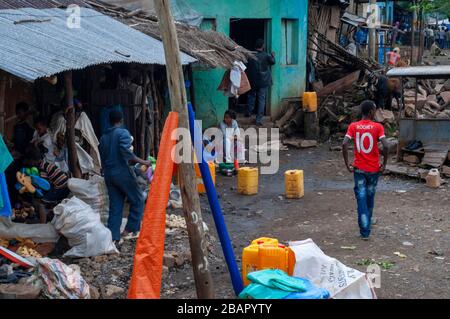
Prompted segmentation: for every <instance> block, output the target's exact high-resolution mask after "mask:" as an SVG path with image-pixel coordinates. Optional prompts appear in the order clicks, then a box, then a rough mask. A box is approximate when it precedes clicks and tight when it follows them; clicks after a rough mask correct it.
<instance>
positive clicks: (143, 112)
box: [139, 71, 147, 159]
mask: <svg viewBox="0 0 450 319" xmlns="http://www.w3.org/2000/svg"><path fill="white" fill-rule="evenodd" d="M146 120H147V73H146V72H145V71H143V72H142V110H141V128H140V131H141V132H140V139H139V156H140V157H141V158H144V159H145V158H146V157H147V156H146V154H145V122H146Z"/></svg>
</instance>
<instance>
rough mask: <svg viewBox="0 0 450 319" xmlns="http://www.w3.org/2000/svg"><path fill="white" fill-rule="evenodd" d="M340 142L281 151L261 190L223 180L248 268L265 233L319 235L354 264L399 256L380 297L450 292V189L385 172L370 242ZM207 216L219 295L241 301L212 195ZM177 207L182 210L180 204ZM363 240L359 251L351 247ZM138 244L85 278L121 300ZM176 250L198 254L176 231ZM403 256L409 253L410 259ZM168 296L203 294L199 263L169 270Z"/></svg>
mask: <svg viewBox="0 0 450 319" xmlns="http://www.w3.org/2000/svg"><path fill="white" fill-rule="evenodd" d="M329 147H330V144H324V145H321V146H320V147H319V148H315V149H307V150H289V151H283V152H281V153H280V157H281V163H280V166H281V167H280V170H279V173H278V174H276V175H265V176H264V175H263V176H260V180H259V182H260V189H259V194H258V195H255V196H241V195H238V194H237V192H236V185H237V178H236V177H224V176H218V177H217V190H218V193H219V194H220V200H221V205H222V209H223V211H224V215H225V220H226V223H227V226H228V230H229V233H230V237H231V238H232V241H233V246H234V248H235V254H236V256H237V258H238V263H239V266H240V255H241V253H242V248H243V247H245V246H246V245H248V244H249V242H250V241H251V240H253V239H255V238H258V237H263V236H264V237H266V236H267V237H276V238H278V239H279V240H280V241H283V242H288V241H292V240H303V239H307V238H311V239H313V240H314V241H315V242H316V244H318V245H319V246H320V247H321V249H322V250H323V251H324V252H325V253H326V254H328V255H329V256H332V257H335V258H337V259H338V260H340V261H341V262H343V263H344V264H346V265H347V266H350V267H354V268H356V269H359V270H361V271H365V268H366V266H364V265H358V263H361V261H363V260H365V259H373V260H375V261H377V262H390V263H393V266H392V267H391V268H390V269H384V270H383V271H382V277H381V288H380V289H377V291H376V292H377V295H378V297H379V298H450V267H449V265H450V259H449V256H450V232H449V231H450V220H449V218H448V216H447V215H448V213H449V208H448V207H450V192H449V190H450V189H449V186H448V185H444V186H442V187H441V188H440V189H437V190H434V189H430V188H427V186H426V185H425V184H423V183H418V182H417V181H416V180H412V179H403V178H398V177H394V176H383V177H382V178H381V180H380V183H379V187H378V193H377V198H376V208H375V212H374V215H375V216H376V217H377V219H378V222H377V225H375V226H373V232H372V236H371V239H370V241H368V242H365V241H362V240H361V239H360V238H359V232H358V225H357V214H356V203H355V200H354V195H353V179H352V176H351V175H350V174H349V173H347V171H346V170H345V167H344V166H343V163H342V160H341V153H340V152H331V151H330V150H329ZM287 169H303V170H304V172H305V190H306V195H305V197H304V198H303V199H300V200H287V199H285V198H284V196H283V194H284V176H283V173H284V171H285V170H287ZM201 201H202V208H203V216H204V220H205V222H206V223H207V225H208V226H209V232H210V235H211V237H212V239H211V240H210V241H211V246H210V263H211V266H212V268H211V269H212V275H213V280H214V286H215V292H216V297H217V298H234V294H233V292H232V289H231V283H230V277H229V274H228V271H227V266H226V264H225V262H224V259H223V254H222V251H221V247H220V245H219V243H218V241H217V240H216V239H215V238H217V235H216V232H215V227H214V223H213V219H212V215H211V213H210V210H209V206H208V203H207V199H206V196H202V197H201ZM170 213H175V214H180V215H181V211H180V210H175V211H174V210H171V211H170ZM348 246H350V247H351V246H354V249H353V250H349V249H345V248H342V247H348ZM133 248H134V242H126V243H125V244H124V245H123V246H122V247H121V255H120V256H109V257H97V260H96V259H87V258H85V259H82V260H78V261H76V263H79V264H80V266H81V268H82V270H83V274H84V276H87V280H88V282H89V283H91V284H92V285H93V286H96V287H100V288H101V289H99V290H100V293H101V296H102V297H107V294H106V292H105V288H104V287H105V286H106V285H108V284H111V285H115V286H118V287H121V288H123V290H122V291H120V292H119V293H118V294H116V295H113V297H114V298H123V297H125V295H126V287H127V285H128V280H129V277H130V275H131V269H132V268H131V267H132V265H131V263H132V256H133ZM166 250H172V251H177V252H185V251H188V250H189V246H188V242H187V233H186V231H185V230H178V231H175V232H173V231H170V232H168V234H167V237H166ZM394 252H400V253H401V254H404V255H406V258H400V257H399V256H397V255H395V254H394ZM162 297H163V298H195V287H194V281H193V274H192V268H191V266H190V264H189V263H187V264H185V265H184V266H181V267H173V268H170V269H169V270H165V272H164V277H163V287H162Z"/></svg>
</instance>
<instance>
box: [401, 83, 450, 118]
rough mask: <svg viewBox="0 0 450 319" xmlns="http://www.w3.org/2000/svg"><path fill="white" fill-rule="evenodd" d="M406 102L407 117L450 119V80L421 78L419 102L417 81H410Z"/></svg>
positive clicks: (407, 87) (406, 91)
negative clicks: (416, 89) (416, 88)
mask: <svg viewBox="0 0 450 319" xmlns="http://www.w3.org/2000/svg"><path fill="white" fill-rule="evenodd" d="M404 102H405V110H404V114H405V116H406V117H412V118H414V117H416V116H417V118H419V119H426V118H438V119H450V80H447V81H446V82H444V80H419V81H418V92H417V103H416V91H415V83H413V81H409V82H408V83H406V84H405V91H404ZM415 106H416V107H415ZM394 107H398V106H397V105H395V104H394Z"/></svg>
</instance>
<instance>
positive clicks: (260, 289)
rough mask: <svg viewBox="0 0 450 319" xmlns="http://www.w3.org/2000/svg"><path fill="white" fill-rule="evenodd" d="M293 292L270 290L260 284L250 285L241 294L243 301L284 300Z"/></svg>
mask: <svg viewBox="0 0 450 319" xmlns="http://www.w3.org/2000/svg"><path fill="white" fill-rule="evenodd" d="M289 294H291V292H289V291H284V290H279V289H273V288H269V287H266V286H263V285H260V284H250V285H248V286H247V287H245V289H244V290H242V292H241V293H240V294H239V298H241V299H284V298H286V297H287V296H288V295H289Z"/></svg>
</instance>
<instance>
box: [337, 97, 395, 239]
mask: <svg viewBox="0 0 450 319" xmlns="http://www.w3.org/2000/svg"><path fill="white" fill-rule="evenodd" d="M375 110H376V106H375V103H374V102H372V101H364V102H362V103H361V114H362V120H361V121H359V122H354V123H352V124H350V126H349V128H348V131H347V134H346V135H345V138H344V142H343V147H342V152H343V157H344V162H345V165H346V167H347V169H348V171H349V172H350V173H353V174H354V179H355V188H354V191H355V197H356V202H357V206H358V224H359V228H360V234H361V237H362V239H364V240H368V238H369V236H370V230H371V224H372V214H373V209H374V206H375V193H376V188H377V184H378V177H379V176H380V174H382V173H383V172H384V169H385V168H386V164H387V158H388V144H387V141H386V138H385V135H384V127H383V125H381V124H380V123H376V122H374V121H373V119H374V116H375ZM351 140H353V141H354V163H353V165H351V164H350V163H349V159H348V145H349V144H350V141H351ZM378 141H381V143H382V144H383V164H381V165H380V158H379V157H380V155H379V149H378Z"/></svg>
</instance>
